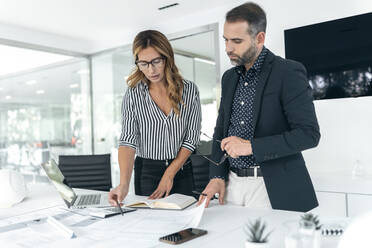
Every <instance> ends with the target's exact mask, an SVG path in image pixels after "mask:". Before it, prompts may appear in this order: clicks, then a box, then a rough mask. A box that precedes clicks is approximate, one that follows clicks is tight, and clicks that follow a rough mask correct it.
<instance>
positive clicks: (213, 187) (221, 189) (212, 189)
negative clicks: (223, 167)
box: [198, 178, 225, 208]
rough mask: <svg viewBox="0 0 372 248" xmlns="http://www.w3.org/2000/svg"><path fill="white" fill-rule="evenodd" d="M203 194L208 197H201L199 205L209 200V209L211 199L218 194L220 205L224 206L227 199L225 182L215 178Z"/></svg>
mask: <svg viewBox="0 0 372 248" xmlns="http://www.w3.org/2000/svg"><path fill="white" fill-rule="evenodd" d="M202 193H203V194H206V195H207V196H204V195H200V197H199V201H198V205H200V204H201V203H202V202H203V201H204V199H205V198H207V203H206V205H205V207H206V208H207V207H208V205H209V202H210V200H211V198H212V197H213V196H214V195H215V194H216V193H218V194H219V196H218V201H219V203H220V204H223V198H224V197H225V180H223V179H220V178H213V179H211V180H210V181H209V183H208V185H207V187H205V189H204V191H203V192H202Z"/></svg>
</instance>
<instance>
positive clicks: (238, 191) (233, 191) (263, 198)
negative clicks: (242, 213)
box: [225, 171, 272, 209]
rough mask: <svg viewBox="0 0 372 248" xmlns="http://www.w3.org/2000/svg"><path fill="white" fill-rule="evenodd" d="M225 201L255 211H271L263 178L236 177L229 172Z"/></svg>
mask: <svg viewBox="0 0 372 248" xmlns="http://www.w3.org/2000/svg"><path fill="white" fill-rule="evenodd" d="M225 201H226V203H228V204H233V205H239V206H244V207H249V208H255V209H272V208H271V204H270V200H269V197H268V195H267V191H266V187H265V183H264V180H263V177H257V178H254V177H253V176H252V177H238V176H237V175H236V174H235V173H234V172H232V171H230V173H229V181H228V182H227V186H226V192H225Z"/></svg>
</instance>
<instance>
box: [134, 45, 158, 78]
mask: <svg viewBox="0 0 372 248" xmlns="http://www.w3.org/2000/svg"><path fill="white" fill-rule="evenodd" d="M136 63H137V66H138V68H139V69H140V70H141V71H142V72H143V74H145V76H146V78H147V79H148V80H149V81H150V82H151V83H162V82H163V81H164V74H165V73H164V71H165V70H164V69H165V59H164V58H163V57H162V56H161V55H160V54H159V53H158V52H157V51H156V50H155V49H154V48H153V47H147V48H145V49H143V50H142V51H141V52H139V53H138V60H137V62H136Z"/></svg>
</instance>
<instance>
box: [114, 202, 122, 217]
mask: <svg viewBox="0 0 372 248" xmlns="http://www.w3.org/2000/svg"><path fill="white" fill-rule="evenodd" d="M115 201H116V204H117V205H118V208H119V209H120V213H121V215H124V212H123V209H121V206H120V203H119V202H118V199H116V200H115Z"/></svg>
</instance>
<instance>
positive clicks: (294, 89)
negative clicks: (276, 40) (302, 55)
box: [252, 61, 320, 163]
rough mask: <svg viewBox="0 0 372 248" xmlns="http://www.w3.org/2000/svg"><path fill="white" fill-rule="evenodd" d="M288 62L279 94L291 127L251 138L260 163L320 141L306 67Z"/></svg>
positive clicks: (311, 145) (301, 149)
mask: <svg viewBox="0 0 372 248" xmlns="http://www.w3.org/2000/svg"><path fill="white" fill-rule="evenodd" d="M286 63H289V64H288V65H287V66H286V69H285V71H284V73H283V74H282V75H283V77H282V89H281V93H280V94H281V102H282V105H283V106H282V107H283V112H284V113H283V114H284V115H285V117H286V119H287V122H288V125H289V130H288V131H285V132H283V133H281V134H277V135H272V136H266V137H260V138H254V139H253V140H252V150H253V154H254V156H255V159H256V161H257V162H258V163H260V162H263V161H266V160H271V159H277V158H280V157H285V156H288V155H292V154H295V153H299V152H301V151H303V150H306V149H309V148H312V147H315V146H317V145H318V143H319V139H320V131H319V125H318V121H317V118H316V114H315V108H314V104H313V96H312V89H311V87H310V85H309V83H308V80H307V76H306V69H305V67H304V66H302V65H301V64H300V63H297V62H293V61H286Z"/></svg>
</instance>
